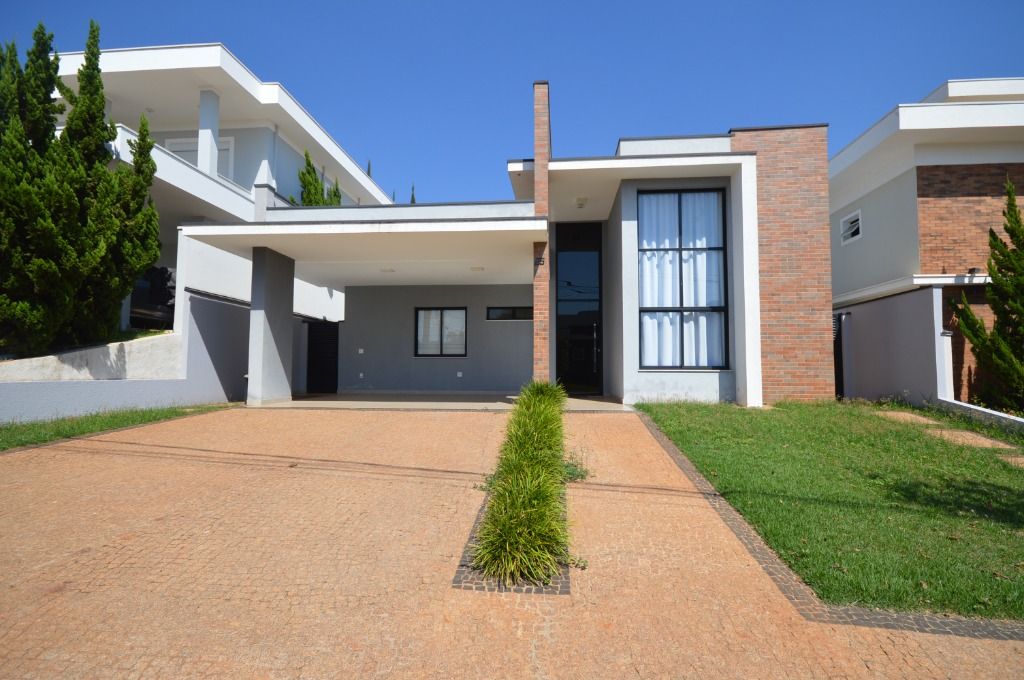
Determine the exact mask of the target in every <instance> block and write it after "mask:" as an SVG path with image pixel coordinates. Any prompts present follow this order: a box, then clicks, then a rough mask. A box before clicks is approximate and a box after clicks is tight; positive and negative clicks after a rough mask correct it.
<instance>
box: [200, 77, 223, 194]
mask: <svg viewBox="0 0 1024 680" xmlns="http://www.w3.org/2000/svg"><path fill="white" fill-rule="evenodd" d="M219 136H220V96H219V95H218V94H217V93H216V92H214V91H213V90H201V91H200V92H199V138H198V144H199V147H198V149H197V152H198V153H197V154H196V155H197V161H196V165H198V166H199V169H200V170H202V171H203V172H205V173H206V174H207V175H210V176H211V177H216V176H217V138H218V137H219Z"/></svg>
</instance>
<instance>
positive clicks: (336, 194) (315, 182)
mask: <svg viewBox="0 0 1024 680" xmlns="http://www.w3.org/2000/svg"><path fill="white" fill-rule="evenodd" d="M305 156H306V162H305V165H304V166H303V168H302V170H300V171H299V186H300V187H301V188H302V194H301V200H302V205H341V187H340V186H339V185H338V180H337V179H335V180H334V184H333V185H331V186H328V187H326V188H325V187H324V178H323V175H324V173H323V170H321V171H320V172H317V169H316V166H315V165H313V159H312V158H311V157H310V155H309V152H308V151H306V152H305ZM292 202H293V203H294V200H293V201H292Z"/></svg>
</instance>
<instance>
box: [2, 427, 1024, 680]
mask: <svg viewBox="0 0 1024 680" xmlns="http://www.w3.org/2000/svg"><path fill="white" fill-rule="evenodd" d="M505 417H506V416H505V414H501V413H453V412H363V411H314V410H309V411H303V410H282V411H268V410H243V409H233V410H228V411H221V412H216V413H210V414H205V415H199V416H193V417H189V418H185V419H181V420H176V421H171V422H166V423H161V424H156V425H150V426H146V427H141V428H136V429H132V430H125V431H121V432H117V433H111V434H106V435H100V436H98V437H94V438H89V439H82V440H75V441H70V442H66V443H62V444H58V445H54V446H49V447H45V448H38V449H31V450H25V451H20V452H15V453H11V454H7V455H0V545H2V547H3V550H2V551H0V676H2V677H90V678H92V677H104V676H116V677H131V676H133V675H141V676H145V677H151V676H152V677H156V676H165V677H185V676H189V677H195V676H222V677H299V676H301V677H345V678H348V677H358V676H369V677H374V676H392V677H421V676H422V677H482V678H495V677H510V678H521V677H540V678H543V677H580V678H583V677H586V678H590V677H609V678H618V677H625V676H638V677H769V676H774V677H826V676H827V677H904V676H906V677H972V678H973V677H986V676H988V677H1003V678H1005V677H1013V676H1015V675H1018V676H1019V675H1022V673H1024V671H1022V669H1024V643H1021V642H1010V641H996V640H984V639H982V640H976V639H969V638H961V637H954V636H948V635H931V634H924V633H912V632H907V631H893V630H886V629H880V628H861V627H856V626H844V625H834V624H821V623H811V622H809V621H807V620H806V619H805V618H803V617H802V616H801V615H800V614H799V613H798V612H797V611H796V610H795V609H794V607H793V606H792V604H791V603H790V601H789V600H787V599H786V597H785V596H783V595H782V593H781V592H780V591H779V589H778V588H777V587H776V586H775V584H774V582H773V581H772V580H771V579H770V578H769V577H768V576H767V575H766V574H765V572H764V571H763V569H762V568H761V566H760V565H759V564H758V563H757V562H756V561H755V560H754V559H753V558H752V557H751V556H750V555H749V554H748V552H747V551H746V549H745V548H744V547H743V546H742V544H741V543H740V542H739V540H738V539H737V538H736V537H735V536H734V535H733V533H732V532H731V531H730V530H729V528H728V527H727V526H726V525H725V523H723V521H722V520H721V518H720V517H719V515H718V514H717V513H716V512H715V511H714V509H713V508H712V507H711V505H709V503H708V502H707V500H706V499H705V498H704V496H703V495H701V494H700V493H698V491H697V489H696V488H695V487H694V486H693V484H692V483H691V482H690V481H689V479H688V478H687V477H686V476H684V475H683V474H682V473H681V472H680V470H679V468H678V467H676V465H675V464H674V463H673V462H672V460H671V459H670V458H669V457H668V456H667V455H666V453H665V452H664V450H663V449H662V448H661V447H660V445H659V444H658V443H657V441H656V440H655V439H654V438H653V437H652V436H651V435H650V434H649V433H648V432H647V430H646V429H645V427H644V425H643V423H642V422H641V421H640V420H639V418H638V417H637V416H636V415H635V414H626V413H601V414H584V413H579V414H570V415H568V416H567V427H568V431H569V434H570V446H571V447H572V448H574V449H575V450H577V451H578V452H579V453H580V455H581V456H582V457H583V458H584V459H585V461H586V463H587V464H588V466H589V467H590V468H591V470H592V472H593V473H594V474H593V477H592V478H591V479H590V480H589V481H588V482H587V483H585V484H580V485H574V486H573V487H572V488H571V489H570V492H569V508H570V520H571V522H572V532H573V541H574V546H573V547H574V551H575V552H576V553H578V554H580V555H581V556H583V557H584V558H586V559H587V560H588V561H589V568H588V569H587V570H586V571H573V573H572V594H571V595H568V596H565V595H562V596H557V595H525V594H511V593H476V592H467V591H462V590H456V589H454V588H452V587H451V581H452V577H453V575H454V573H455V569H456V566H457V563H458V560H459V556H460V555H461V553H462V550H463V547H464V545H465V542H466V539H467V536H468V534H469V531H470V528H471V526H472V523H473V519H474V517H475V515H476V513H477V511H478V510H479V507H480V504H481V502H482V500H483V493H482V492H481V491H480V490H479V488H478V485H479V483H480V481H481V477H482V475H483V474H485V473H486V472H488V471H490V469H491V468H492V466H493V463H494V460H495V457H496V455H497V450H498V446H499V444H500V441H501V436H502V430H503V427H504V422H505Z"/></svg>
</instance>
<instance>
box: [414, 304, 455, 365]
mask: <svg viewBox="0 0 1024 680" xmlns="http://www.w3.org/2000/svg"><path fill="white" fill-rule="evenodd" d="M448 311H450V312H462V313H463V317H462V318H463V319H465V323H466V326H465V328H464V329H463V334H464V335H465V341H464V343H463V348H462V354H445V353H444V313H445V312H448ZM420 312H441V336H440V338H439V343H438V346H439V349H440V353H439V354H423V353H421V352H420ZM412 319H413V322H412V325H413V335H412V350H413V357H415V358H417V359H464V358H466V357H467V356H468V355H469V309H468V308H466V307H414V308H413V313H412Z"/></svg>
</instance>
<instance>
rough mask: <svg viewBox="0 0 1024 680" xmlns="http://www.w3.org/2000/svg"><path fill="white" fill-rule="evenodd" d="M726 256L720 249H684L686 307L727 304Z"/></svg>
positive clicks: (684, 303) (684, 295)
mask: <svg viewBox="0 0 1024 680" xmlns="http://www.w3.org/2000/svg"><path fill="white" fill-rule="evenodd" d="M724 257H725V256H724V254H723V253H722V251H720V250H684V251H683V266H682V269H683V306H684V307H718V306H721V305H724V304H725V286H724V284H725V281H724V280H723V277H722V261H723V259H724ZM642 304H643V303H641V305H642Z"/></svg>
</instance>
